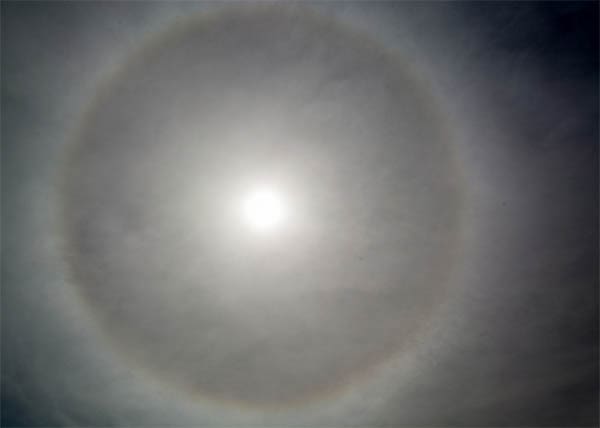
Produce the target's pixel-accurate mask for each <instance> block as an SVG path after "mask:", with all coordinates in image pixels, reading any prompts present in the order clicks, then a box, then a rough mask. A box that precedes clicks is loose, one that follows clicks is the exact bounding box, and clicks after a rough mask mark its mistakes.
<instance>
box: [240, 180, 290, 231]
mask: <svg viewBox="0 0 600 428" xmlns="http://www.w3.org/2000/svg"><path fill="white" fill-rule="evenodd" d="M242 214H243V217H244V220H245V222H246V224H247V225H248V226H250V227H251V228H252V229H254V230H257V231H260V232H266V231H271V230H274V229H277V228H279V227H280V226H282V224H283V223H284V221H285V220H286V214H287V212H286V207H285V204H284V201H283V197H282V195H281V194H279V193H278V192H277V191H275V190H274V189H272V188H269V187H261V188H257V189H254V190H252V191H251V192H249V193H248V194H247V195H246V197H245V199H244V201H243V206H242Z"/></svg>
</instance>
